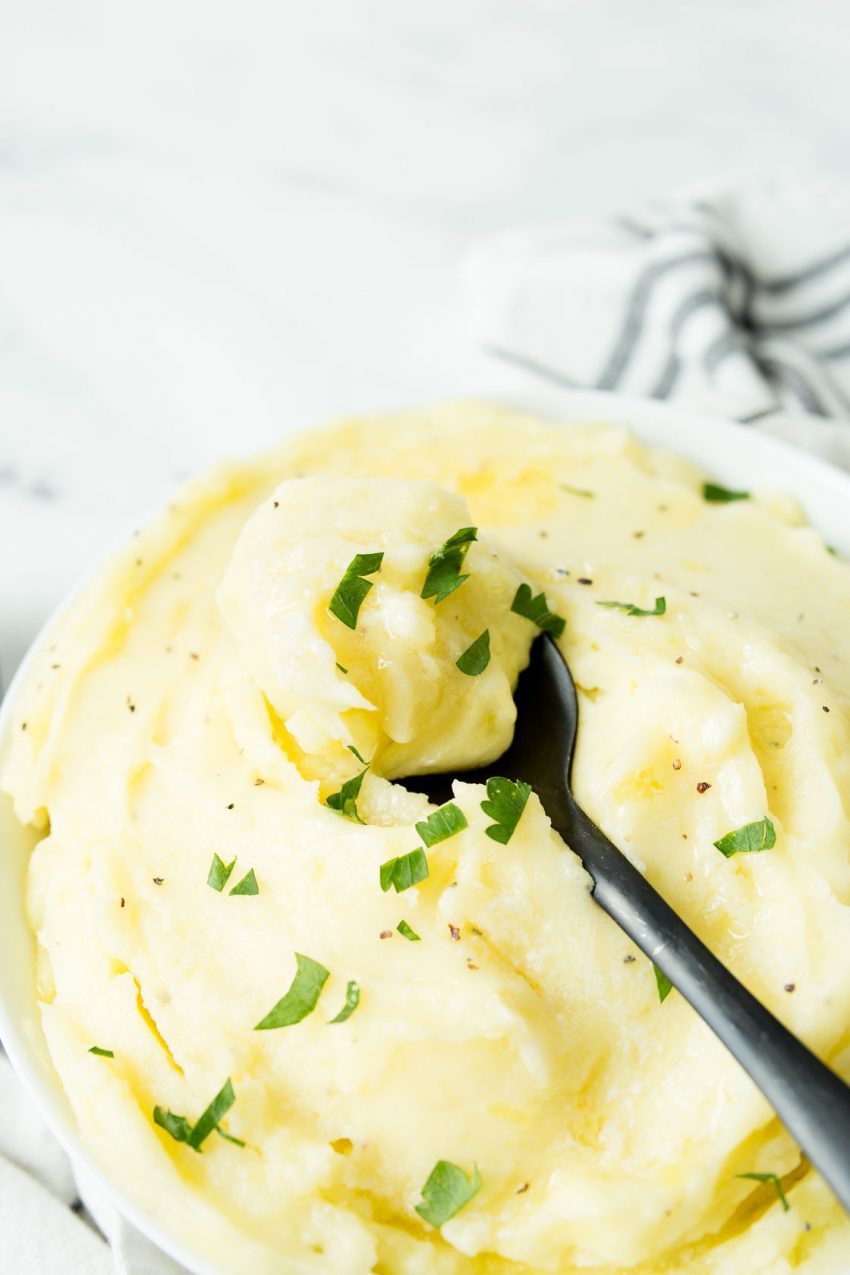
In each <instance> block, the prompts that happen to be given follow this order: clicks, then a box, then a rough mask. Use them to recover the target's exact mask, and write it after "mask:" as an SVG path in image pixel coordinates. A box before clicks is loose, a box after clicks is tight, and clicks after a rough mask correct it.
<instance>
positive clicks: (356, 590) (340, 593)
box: [328, 553, 384, 629]
mask: <svg viewBox="0 0 850 1275" xmlns="http://www.w3.org/2000/svg"><path fill="white" fill-rule="evenodd" d="M383 560H384V555H383V553H356V554H355V555H354V557H353V558H352V559H351V561H350V562H349V564H348V566H347V567H346V569H345V575H344V576H343V577H342V579H341V580H340V582H339V584H338V585H337V587H336V591H335V592H334V595H333V597H332V598H331V600H330V604H329V606H328V610H329V611H330V613H331V615H335V616H336V618H337V619H338V620H341V621H342V623H343V624H344V625H345V626H346V628H349V629H356V628H357V617H358V615H359V614H360V608H361V606H362V605H363V603H364V602H365V600H366V598H367V597H368V595H369V592H370V591H371V589H372V581H371V580H366V579H364V576H371V575H374V574H375V572H376V571H380V569H381V563H382V562H383Z"/></svg>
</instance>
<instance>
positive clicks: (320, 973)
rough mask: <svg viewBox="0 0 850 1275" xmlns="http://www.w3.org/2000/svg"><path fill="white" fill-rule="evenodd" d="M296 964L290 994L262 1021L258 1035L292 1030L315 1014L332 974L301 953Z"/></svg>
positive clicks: (255, 1029)
mask: <svg viewBox="0 0 850 1275" xmlns="http://www.w3.org/2000/svg"><path fill="white" fill-rule="evenodd" d="M295 963H296V967H297V968H296V971H295V977H294V978H293V980H292V982H291V983H290V985H289V990H288V991H287V993H286V994H285V996H282V997H281V999H280V1000H279V1001H278V1003H277V1004H276V1005H275V1006H274V1008H273V1009H270V1010H269V1012H268V1013H267V1014H266V1016H265V1018H261V1019H260V1021H259V1022H258V1023H257V1026H256V1027H255V1028H254V1031H258V1032H262V1031H270V1030H272V1029H273V1028H275V1027H292V1026H294V1024H295V1023H300V1022H301V1020H302V1019H303V1018H306V1017H307V1015H308V1014H312V1012H313V1010H314V1009H315V1008H316V1006H317V1005H318V1003H319V997H320V996H321V994H322V988H323V987H324V985H325V983H326V982H327V981H328V978H329V977H330V972H329V971H328V970H326V969H325V967H324V965H320V964H319V962H318V961H313V960H311V959H310V957H309V956H302V955H301V953H300V952H296V953H295Z"/></svg>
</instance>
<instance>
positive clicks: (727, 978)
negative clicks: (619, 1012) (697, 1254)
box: [558, 800, 850, 1213]
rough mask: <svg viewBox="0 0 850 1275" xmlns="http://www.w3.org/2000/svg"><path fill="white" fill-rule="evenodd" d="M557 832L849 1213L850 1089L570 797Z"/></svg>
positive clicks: (608, 906) (613, 913)
mask: <svg viewBox="0 0 850 1275" xmlns="http://www.w3.org/2000/svg"><path fill="white" fill-rule="evenodd" d="M559 822H562V823H563V824H564V826H563V827H559V828H558V831H559V832H561V834H562V836H563V837H564V839H565V840H566V842H567V844H568V845H569V846H571V847H572V849H573V850H575V852H576V854H578V855H579V857H580V858H581V859H582V860H583V862H584V865H585V867H586V868H587V870H588V872H589V873H590V875H591V877H592V878H593V881H594V888H593V897H594V899H595V900H596V902H597V903H598V904H599V905H600V906H601V907H602V908H603V909H604V910H605V911H606V912H607V913H608V915H609V916H610V917H612V918H613V919H614V920H615V921H616V922H617V924H618V925H619V926H620V927H621V928H622V929H623V930H625V932H626V934H628V935H629V937H630V938H631V939H633V940H634V942H635V943H636V944H637V945H638V947H639V948H640V949H641V951H643V952H644V953H645V954H646V955H647V956H648V957H649V958H650V960H651V961H654V962H655V964H656V965H657V966H658V968H659V969H660V970H662V971H663V973H664V974H666V975H667V977H668V978H669V980H670V982H671V983H672V984H673V986H674V987H676V988H677V989H678V991H679V992H681V994H682V995H683V996H684V997H685V999H686V1000H687V1001H689V1002H690V1004H691V1005H692V1006H693V1008H694V1009H695V1010H696V1012H697V1013H698V1014H699V1016H700V1018H702V1019H703V1021H704V1022H706V1023H707V1024H708V1026H709V1027H710V1028H711V1029H712V1031H713V1032H714V1033H715V1035H716V1036H718V1037H719V1038H720V1040H722V1041H723V1044H724V1045H725V1046H726V1047H727V1049H728V1050H729V1051H730V1052H731V1053H732V1054H733V1055H734V1057H735V1058H737V1060H738V1062H739V1063H740V1064H741V1066H742V1067H743V1068H744V1070H745V1071H746V1072H747V1073H748V1074H749V1075H750V1076H751V1077H752V1079H753V1080H754V1081H755V1083H756V1084H757V1085H758V1087H759V1089H761V1091H762V1093H763V1094H764V1095H765V1097H766V1098H767V1099H768V1101H769V1102H770V1104H771V1105H772V1107H773V1108H774V1110H775V1111H776V1114H777V1115H778V1116H779V1119H780V1120H781V1121H782V1123H783V1124H784V1126H785V1128H786V1129H787V1130H788V1132H789V1133H790V1134H791V1136H792V1137H793V1138H794V1140H795V1141H796V1142H797V1143H798V1144H799V1146H800V1147H801V1148H802V1150H803V1151H804V1153H805V1154H806V1156H807V1157H808V1159H809V1160H810V1161H811V1163H812V1164H813V1165H814V1166H815V1168H816V1169H818V1171H819V1172H820V1173H821V1174H822V1176H823V1177H824V1178H825V1179H826V1181H827V1182H828V1183H829V1185H830V1186H831V1187H832V1190H833V1191H834V1192H835V1194H836V1196H837V1197H838V1199H839V1200H840V1201H841V1203H842V1204H843V1206H844V1208H845V1209H846V1210H847V1211H848V1213H850V1088H848V1086H847V1085H845V1084H844V1082H843V1081H842V1080H841V1079H840V1078H839V1077H838V1076H837V1075H836V1074H835V1072H833V1071H831V1070H830V1068H829V1067H827V1066H826V1065H825V1063H822V1062H821V1061H820V1060H819V1059H818V1058H816V1057H815V1055H814V1054H813V1053H812V1052H811V1050H810V1049H808V1048H807V1047H806V1046H805V1045H804V1044H803V1043H802V1041H800V1040H798V1039H797V1037H796V1036H794V1035H793V1034H792V1033H791V1032H790V1031H788V1029H787V1028H786V1027H783V1025H782V1024H781V1023H780V1022H779V1020H778V1019H776V1018H774V1016H773V1015H772V1014H771V1013H769V1012H768V1010H766V1009H765V1007H764V1006H763V1005H762V1004H761V1003H760V1002H759V1001H757V1000H756V998H755V997H754V996H752V995H751V994H750V993H749V992H748V991H747V989H746V988H745V987H744V986H743V984H741V983H739V982H738V980H737V979H736V978H735V977H734V975H732V974H730V972H729V971H728V970H727V969H726V968H725V967H724V966H723V965H721V963H720V961H718V959H717V958H716V957H715V956H714V955H713V954H712V953H711V952H710V951H709V949H708V948H707V947H706V946H705V944H704V943H703V942H702V941H701V940H700V939H698V938H697V936H696V935H695V934H694V933H693V931H692V930H690V929H689V928H688V926H687V925H686V924H685V923H684V921H683V920H682V919H681V917H679V916H678V915H677V914H676V913H675V912H674V911H673V909H672V908H671V907H669V906H668V904H667V903H665V902H664V900H663V899H662V898H661V895H660V894H658V893H657V892H656V891H655V890H654V889H653V888H652V886H651V885H650V884H649V882H648V881H647V880H646V878H645V877H644V876H642V874H641V873H640V872H638V870H637V868H635V867H634V866H633V865H632V864H631V863H630V862H629V860H628V859H627V858H626V857H625V855H624V854H622V853H621V851H619V850H618V849H617V848H616V846H614V845H613V844H612V843H611V842H610V841H609V840H608V838H607V837H606V836H605V834H604V833H603V832H601V831H600V829H599V828H597V827H596V825H595V824H594V823H593V821H592V820H591V819H589V818H588V816H587V815H586V814H585V813H584V811H583V810H581V809H580V808H579V807H578V806H577V805H576V804H575V803H574V802H573V801H572V800H570V801H569V803H568V809H567V813H566V814H565V816H564V817H563V819H562V820H560V821H559Z"/></svg>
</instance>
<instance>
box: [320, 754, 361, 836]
mask: <svg viewBox="0 0 850 1275" xmlns="http://www.w3.org/2000/svg"><path fill="white" fill-rule="evenodd" d="M368 769H369V766H368V764H367V765H366V766H364V767H363V769H362V770H361V771H360V774H359V775H355V776H354V778H353V779H347V780H346V781H345V783H344V784H343V785H342V787H341V788H340V790H339V792H332V793H331V795H330V796H329V797H328V799H327V801H326V802H325V805H326V806H327V807H328V808H329V809H330V810H335V811H336V812H337V814H338V815H342V817H343V818H344V819H351V820H352V821H353V822H354V823H362V822H363V820H362V819H361V818H360V815H359V814H358V813H357V798H358V797H359V796H360V789H361V787H362V784H363V776H364V775H365V774H366V771H367V770H368Z"/></svg>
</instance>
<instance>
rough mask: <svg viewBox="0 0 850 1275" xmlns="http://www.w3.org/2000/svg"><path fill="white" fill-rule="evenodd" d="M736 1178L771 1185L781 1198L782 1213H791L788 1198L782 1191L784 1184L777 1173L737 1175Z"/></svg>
mask: <svg viewBox="0 0 850 1275" xmlns="http://www.w3.org/2000/svg"><path fill="white" fill-rule="evenodd" d="M735 1177H737V1178H749V1179H750V1181H751V1182H762V1183H770V1185H771V1186H772V1187H773V1188H774V1190H775V1191H776V1194H777V1196H778V1197H779V1200H780V1203H781V1204H782V1212H783V1213H788V1212H789V1210H790V1208H791V1205H790V1204H789V1203H788V1198H787V1196H786V1195H785V1192H784V1191H783V1190H782V1183H781V1182H780V1180H779V1175H778V1174H776V1173H736V1174H735Z"/></svg>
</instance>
